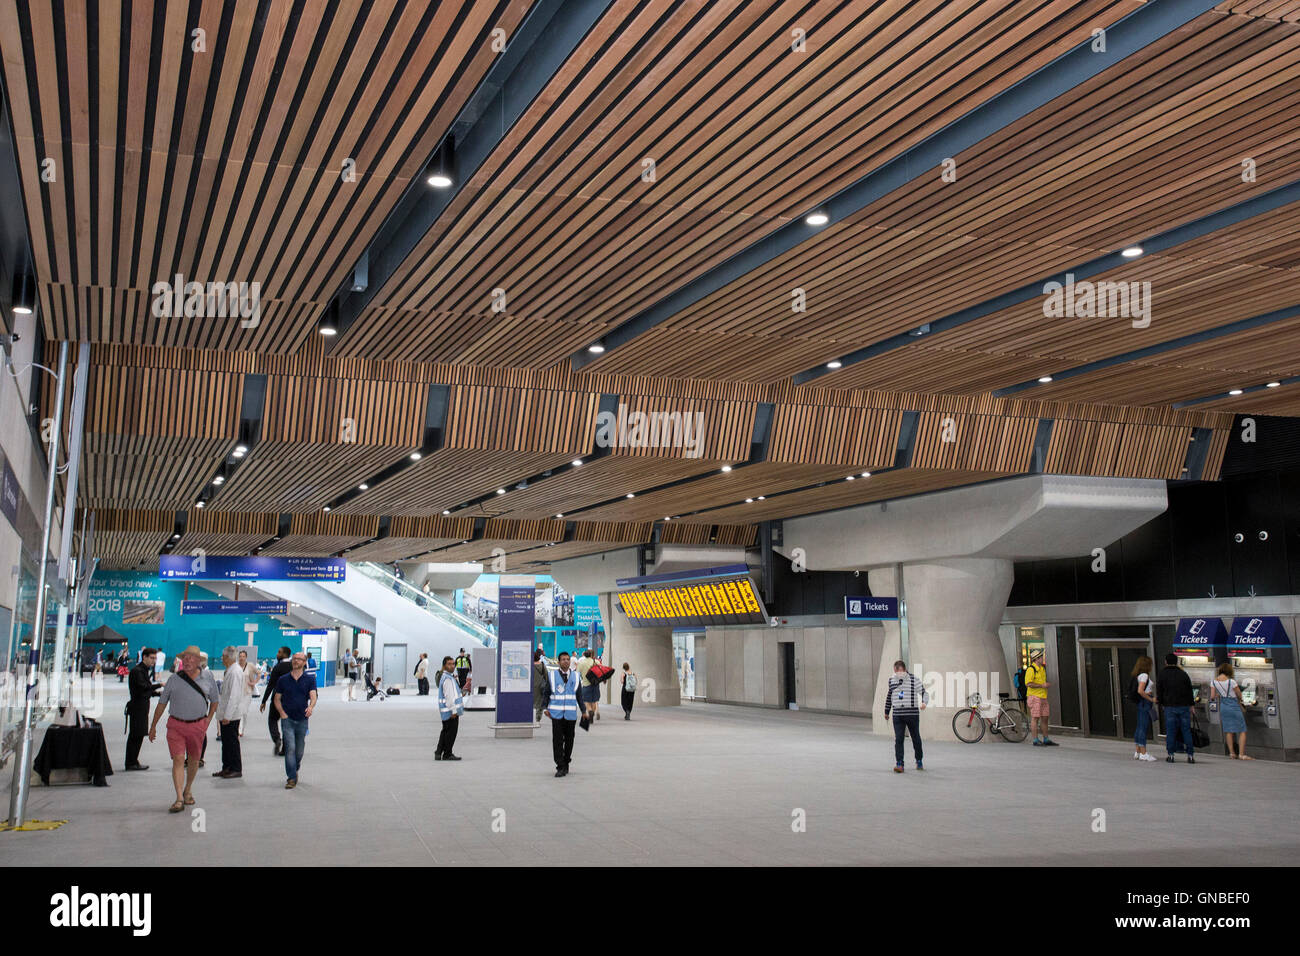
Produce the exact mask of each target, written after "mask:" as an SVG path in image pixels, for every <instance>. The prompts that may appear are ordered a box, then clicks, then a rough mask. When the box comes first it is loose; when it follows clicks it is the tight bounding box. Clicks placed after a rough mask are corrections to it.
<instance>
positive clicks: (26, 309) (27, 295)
mask: <svg viewBox="0 0 1300 956" xmlns="http://www.w3.org/2000/svg"><path fill="white" fill-rule="evenodd" d="M9 302H10V305H9V307H10V308H11V309H13V310H14V312H15V313H17V314H18V315H31V314H32V309H34V308H36V279H35V278H33V276H32V275H31V273H29V272H23V273H19V274H18V275H15V276H14V285H13V296H12V298H11V299H10V300H9Z"/></svg>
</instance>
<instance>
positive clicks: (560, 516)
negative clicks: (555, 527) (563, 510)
mask: <svg viewBox="0 0 1300 956" xmlns="http://www.w3.org/2000/svg"><path fill="white" fill-rule="evenodd" d="M555 517H557V518H563V517H564V515H556V516H555Z"/></svg>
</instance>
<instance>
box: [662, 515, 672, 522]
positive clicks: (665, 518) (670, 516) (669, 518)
mask: <svg viewBox="0 0 1300 956" xmlns="http://www.w3.org/2000/svg"><path fill="white" fill-rule="evenodd" d="M664 520H665V521H672V520H673V516H672V515H664Z"/></svg>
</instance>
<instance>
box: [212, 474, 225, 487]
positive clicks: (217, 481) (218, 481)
mask: <svg viewBox="0 0 1300 956" xmlns="http://www.w3.org/2000/svg"><path fill="white" fill-rule="evenodd" d="M225 480H226V479H224V478H222V477H221V476H220V475H217V477H215V478H213V479H212V483H213V484H214V485H220V484H222V483H223V482H225Z"/></svg>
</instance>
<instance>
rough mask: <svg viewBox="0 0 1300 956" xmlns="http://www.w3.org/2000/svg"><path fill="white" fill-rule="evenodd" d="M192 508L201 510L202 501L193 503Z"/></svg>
mask: <svg viewBox="0 0 1300 956" xmlns="http://www.w3.org/2000/svg"><path fill="white" fill-rule="evenodd" d="M194 507H196V508H202V507H203V502H202V501H196V502H194Z"/></svg>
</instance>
